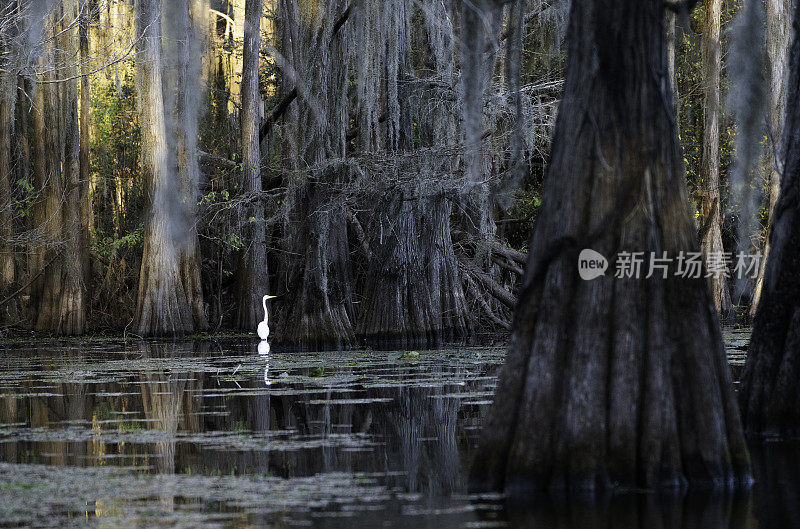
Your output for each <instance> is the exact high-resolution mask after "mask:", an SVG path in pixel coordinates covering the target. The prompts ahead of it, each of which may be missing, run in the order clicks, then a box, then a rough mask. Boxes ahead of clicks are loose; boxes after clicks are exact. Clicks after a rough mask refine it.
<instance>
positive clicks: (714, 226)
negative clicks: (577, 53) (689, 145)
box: [700, 0, 732, 316]
mask: <svg viewBox="0 0 800 529" xmlns="http://www.w3.org/2000/svg"><path fill="white" fill-rule="evenodd" d="M703 6H704V9H705V18H704V22H703V36H702V44H701V49H700V53H701V66H700V69H701V72H702V78H703V80H702V83H703V160H702V166H701V168H700V181H701V184H700V185H701V189H702V200H701V204H700V206H701V212H700V213H701V214H700V221H701V222H700V226H701V229H702V230H703V231H702V233H701V237H702V240H701V249H702V252H703V256H705V257H706V258H707V257H708V256H709V255H711V254H718V255H721V254H722V252H724V248H723V247H722V205H721V197H720V182H719V114H720V99H719V75H720V64H721V63H720V43H719V24H720V12H721V9H722V0H707V1H706V2H704V3H703ZM709 282H710V284H711V295H712V297H713V299H714V306H715V307H716V308H717V311H718V312H719V313H720V314H721V315H723V316H725V315H727V313H728V312H729V311H730V310H731V306H732V304H731V297H730V290H729V288H728V284H727V281H726V279H725V277H723V276H722V275H721V274H718V275H714V276H712V277H710V278H709Z"/></svg>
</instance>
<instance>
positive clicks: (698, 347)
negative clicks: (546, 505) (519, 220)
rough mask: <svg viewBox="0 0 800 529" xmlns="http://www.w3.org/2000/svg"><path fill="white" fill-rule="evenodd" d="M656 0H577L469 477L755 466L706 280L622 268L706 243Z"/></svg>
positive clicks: (738, 475) (515, 481) (577, 486)
mask: <svg viewBox="0 0 800 529" xmlns="http://www.w3.org/2000/svg"><path fill="white" fill-rule="evenodd" d="M663 10H664V3H663V2H661V1H660V0H621V1H620V0H590V1H586V2H573V4H572V11H571V20H570V29H569V59H568V68H567V75H566V82H565V86H564V97H563V100H562V102H561V106H560V110H559V115H558V120H557V123H556V130H555V136H554V138H553V143H552V148H551V153H550V163H549V165H548V167H547V171H546V176H545V187H544V195H543V199H542V204H543V205H542V209H541V212H540V213H539V217H538V219H537V224H536V227H535V229H534V233H533V236H532V239H531V244H530V258H529V262H528V265H527V269H526V272H525V278H524V282H523V285H522V289H521V292H520V299H519V304H518V306H517V312H516V315H515V320H514V326H513V331H512V336H511V343H510V346H509V353H508V357H507V359H506V363H505V365H504V366H503V368H502V370H501V373H500V378H499V382H498V387H497V390H496V393H495V401H494V404H493V407H492V410H491V412H490V413H489V419H488V423H487V425H486V427H485V429H484V431H483V435H482V439H481V443H480V449H479V453H478V454H477V457H476V460H475V464H474V466H473V469H472V479H471V481H472V487H473V488H474V489H477V490H480V489H495V490H498V489H505V490H506V491H507V492H509V493H512V494H531V493H533V492H535V491H539V490H542V489H551V490H561V491H593V490H597V489H607V488H613V487H623V488H628V487H633V488H640V487H646V488H680V487H682V486H685V484H686V483H687V482H688V483H689V485H692V486H708V487H720V488H722V487H732V486H733V485H734V484H735V483H743V482H747V483H749V481H750V477H749V462H748V455H747V449H746V446H745V443H744V438H743V435H742V431H741V425H740V422H739V415H738V409H737V406H736V401H735V398H734V394H733V389H732V383H731V373H730V368H729V367H728V364H727V361H726V357H725V350H724V347H723V343H722V336H721V332H720V327H719V321H718V317H717V314H716V311H715V310H714V306H713V301H712V299H711V296H710V292H709V287H708V284H707V282H706V280H705V279H704V278H684V277H680V276H677V275H675V272H676V269H675V266H673V267H672V268H671V269H670V270H669V274H667V277H666V278H664V277H662V275H660V274H655V275H653V276H652V277H651V278H649V279H645V277H644V276H645V275H646V270H645V273H643V274H642V275H640V276H639V277H638V278H637V277H635V275H634V276H633V277H621V278H616V277H615V273H614V272H615V268H616V265H618V264H620V261H619V259H620V257H619V256H620V252H644V254H645V255H648V254H649V253H651V252H653V253H655V254H656V255H657V256H661V255H662V252H666V253H667V255H668V256H671V257H673V258H674V257H676V256H677V255H678V254H679V252H681V251H684V252H690V251H696V250H698V243H697V235H696V232H695V226H694V221H693V218H692V215H691V212H690V208H689V202H688V193H687V189H686V181H685V178H686V174H685V171H684V168H683V164H682V159H681V155H680V151H679V147H678V138H677V131H676V128H675V117H674V112H675V111H674V106H673V104H672V94H671V90H670V87H671V83H670V81H669V79H668V75H669V74H668V71H667V57H666V43H665V32H664V24H663V21H664V13H663ZM621 50H624V52H621ZM584 248H592V249H594V250H596V251H598V252H600V253H601V254H603V255H605V256H606V257H608V259H609V270H608V271H607V272H606V274H605V275H603V276H600V277H597V278H596V279H594V280H591V281H585V280H583V279H581V277H580V276H579V273H578V266H577V265H578V254H579V252H580V251H581V250H582V249H584ZM645 267H646V265H645Z"/></svg>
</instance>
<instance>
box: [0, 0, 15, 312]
mask: <svg viewBox="0 0 800 529" xmlns="http://www.w3.org/2000/svg"><path fill="white" fill-rule="evenodd" d="M12 4H13V2H10V1H8V0H4V1H0V10H1V11H2V12H3V13H9V14H8V15H7V16H8V17H9V18H8V19H7V21H6V22H5V23H3V24H2V29H0V295H2V296H3V297H5V296H4V294H8V293H9V289H10V288H11V287H12V286H13V285H14V280H15V279H16V271H15V266H14V245H13V242H12V239H13V238H14V216H13V210H12V202H11V186H12V182H14V180H15V178H14V174H13V172H14V169H13V167H14V166H13V162H12V153H13V148H12V146H13V143H12V136H13V130H14V128H15V127H14V110H15V108H16V100H17V97H16V96H17V75H16V70H15V69H14V68H13V66H12V64H11V60H10V59H8V58H9V57H11V52H12V37H13V34H12V29H13V27H12V23H11V20H12V18H11V17H13V15H11V14H10V10H11V9H12V7H13V5H12ZM0 309H2V310H3V316H0V321H3V320H4V319H5V317H6V316H11V314H10V313H11V312H13V310H12V306H11V305H8V306H6V307H0Z"/></svg>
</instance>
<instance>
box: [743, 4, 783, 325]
mask: <svg viewBox="0 0 800 529" xmlns="http://www.w3.org/2000/svg"><path fill="white" fill-rule="evenodd" d="M766 8H767V60H768V61H769V90H768V94H769V118H768V119H769V130H768V136H767V149H766V153H765V156H764V175H765V179H766V181H767V185H768V187H767V188H768V189H769V218H768V222H767V232H769V229H770V226H771V225H772V215H773V212H774V211H775V204H776V203H777V202H778V195H779V194H780V190H781V173H780V172H779V170H778V164H780V163H782V162H783V145H782V144H781V141H782V138H783V122H784V113H785V109H786V83H787V81H788V75H787V65H788V55H789V43H790V40H791V39H790V36H791V15H790V12H791V2H790V1H789V0H767V2H766ZM769 249H770V247H769V241H767V242H766V243H765V244H764V253H763V258H762V260H761V267H760V268H759V271H758V278H757V279H756V284H755V287H754V289H753V300H752V302H751V304H750V315H751V316H753V317H755V315H756V310H757V309H758V302H759V300H760V299H761V288H762V286H763V284H764V272H765V270H766V266H767V258H768V257H769Z"/></svg>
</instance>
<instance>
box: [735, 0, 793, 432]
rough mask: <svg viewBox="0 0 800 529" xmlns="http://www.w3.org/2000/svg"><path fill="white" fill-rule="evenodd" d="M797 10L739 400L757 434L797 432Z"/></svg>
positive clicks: (746, 421)
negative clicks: (781, 150) (779, 170)
mask: <svg viewBox="0 0 800 529" xmlns="http://www.w3.org/2000/svg"><path fill="white" fill-rule="evenodd" d="M799 28H800V7H796V8H795V15H794V41H793V43H792V48H791V55H790V59H789V67H790V77H789V82H788V85H787V94H788V101H787V109H786V122H785V128H784V141H783V145H784V146H785V154H784V162H783V181H782V183H781V192H780V196H779V198H778V201H777V203H776V204H775V210H774V212H773V218H772V230H771V233H770V238H769V243H770V254H769V259H768V262H767V265H766V271H765V274H764V283H763V286H762V291H761V301H760V303H759V304H758V310H757V311H756V318H755V322H754V325H753V334H752V337H751V339H750V348H749V351H748V355H747V363H746V364H745V369H744V373H743V375H742V385H741V391H740V394H739V399H740V402H741V405H742V413H743V422H744V425H745V428H746V429H747V431H748V432H749V433H753V434H757V435H789V436H791V435H797V433H798V432H800V406H798V402H800V275H798V270H799V269H798V265H797V263H798V262H800V214H798V208H800V196H798V186H800V39H798V29H799Z"/></svg>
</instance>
